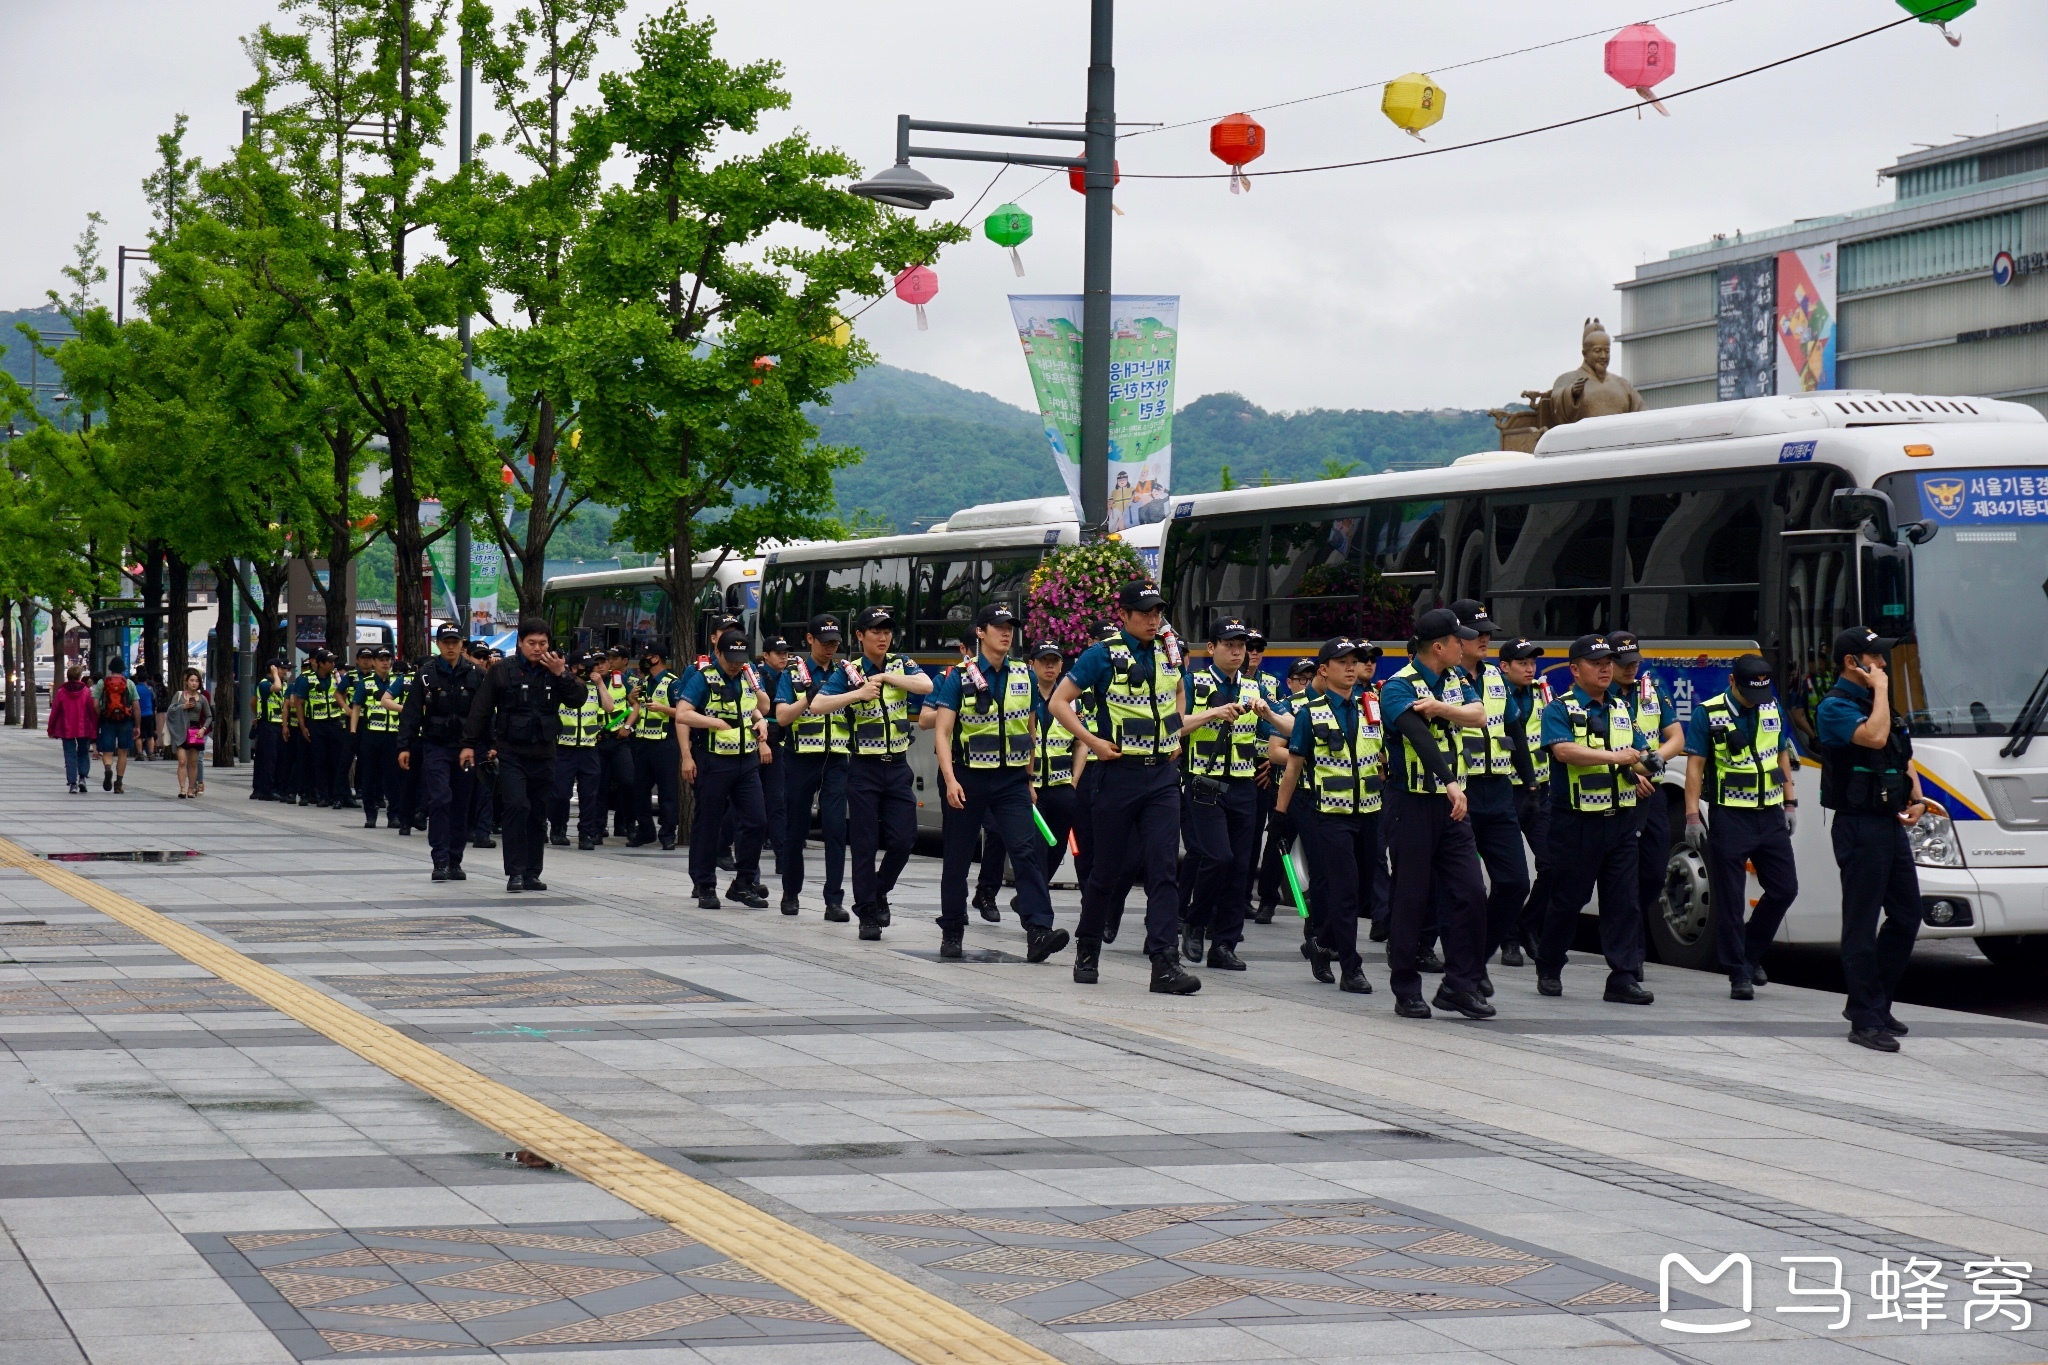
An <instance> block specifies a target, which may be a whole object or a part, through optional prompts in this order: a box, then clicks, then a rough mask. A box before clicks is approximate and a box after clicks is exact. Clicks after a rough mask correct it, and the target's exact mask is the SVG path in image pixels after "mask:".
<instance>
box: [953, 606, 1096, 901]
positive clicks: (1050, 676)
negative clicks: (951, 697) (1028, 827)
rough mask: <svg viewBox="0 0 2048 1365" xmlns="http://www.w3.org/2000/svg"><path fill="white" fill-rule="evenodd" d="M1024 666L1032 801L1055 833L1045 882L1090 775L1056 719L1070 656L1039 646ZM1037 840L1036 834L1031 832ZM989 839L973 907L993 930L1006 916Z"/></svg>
mask: <svg viewBox="0 0 2048 1365" xmlns="http://www.w3.org/2000/svg"><path fill="white" fill-rule="evenodd" d="M1026 662H1027V663H1029V664H1030V665H1031V672H1032V675H1033V677H1034V678H1035V679H1036V685H1035V686H1034V688H1033V689H1032V696H1031V715H1032V722H1031V724H1032V730H1031V745H1032V748H1031V795H1032V798H1033V803H1034V804H1035V805H1036V806H1037V807H1038V818H1039V819H1041V820H1043V821H1045V827H1046V828H1047V829H1049V830H1051V831H1052V843H1050V844H1048V845H1047V846H1046V850H1045V881H1046V885H1047V886H1051V885H1052V879H1053V878H1054V877H1056V876H1058V875H1059V870H1060V861H1061V860H1062V859H1063V858H1065V857H1066V856H1067V840H1068V839H1069V838H1071V837H1073V833H1074V818H1075V805H1076V800H1075V789H1076V785H1077V782H1078V780H1079V779H1080V778H1081V777H1082V776H1084V775H1085V774H1086V772H1087V765H1088V751H1087V750H1086V749H1083V748H1081V747H1080V746H1079V745H1077V744H1075V743H1074V737H1073V736H1072V735H1070V734H1068V733H1067V727H1066V726H1064V725H1062V724H1060V723H1059V722H1058V721H1056V720H1054V719H1053V718H1052V707H1051V706H1050V705H1049V704H1048V703H1050V702H1051V701H1052V694H1053V693H1054V692H1055V691H1057V690H1058V688H1059V685H1060V679H1061V678H1063V677H1065V676H1066V673H1067V656H1066V655H1065V654H1063V653H1062V652H1061V651H1060V647H1059V642H1058V641H1056V640H1040V641H1039V642H1038V643H1037V644H1035V645H1033V646H1032V647H1031V651H1030V653H1029V655H1028V656H1027V657H1026ZM1033 832H1034V834H1035V833H1036V831H1035V830H1034V831H1033ZM995 844H996V841H995V840H993V839H991V840H989V841H988V842H987V843H985V844H983V846H982V857H981V875H980V876H979V877H977V878H976V879H975V886H974V899H973V900H972V901H970V902H969V904H970V905H972V906H974V908H975V909H977V910H979V911H980V912H981V917H982V918H983V919H985V920H987V921H989V922H990V923H991V924H995V923H1000V922H1001V920H1002V918H1003V914H1002V911H1000V910H998V909H997V908H996V896H997V895H998V894H999V893H1000V892H1001V891H1002V889H1003V852H1002V849H1001V848H1000V847H999V846H996V847H994V848H993V851H991V846H993V845H995Z"/></svg>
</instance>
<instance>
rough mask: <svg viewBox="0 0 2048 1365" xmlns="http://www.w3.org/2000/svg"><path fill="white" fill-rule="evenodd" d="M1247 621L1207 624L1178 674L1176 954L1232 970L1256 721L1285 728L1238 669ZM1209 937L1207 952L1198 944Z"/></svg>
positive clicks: (1255, 793)
mask: <svg viewBox="0 0 2048 1365" xmlns="http://www.w3.org/2000/svg"><path fill="white" fill-rule="evenodd" d="M1251 633H1252V632H1251V627H1249V626H1247V625H1246V624H1245V623H1244V622H1243V621H1241V620H1239V619H1238V618H1236V617H1234V616H1231V617H1224V618H1221V619H1218V620H1215V621H1212V622H1210V624H1209V632H1208V634H1209V662H1208V665H1207V666H1206V667H1203V668H1199V669H1191V670H1190V671H1189V672H1188V674H1187V682H1186V687H1187V698H1186V700H1187V712H1186V715H1187V718H1186V720H1184V721H1183V722H1182V725H1181V735H1182V739H1183V742H1184V744H1185V745H1186V754H1185V757H1184V759H1183V760H1182V764H1181V769H1182V778H1181V839H1182V842H1183V843H1184V844H1185V845H1186V847H1187V856H1186V858H1185V859H1183V860H1182V863H1181V872H1180V882H1181V885H1180V900H1181V908H1182V912H1183V916H1184V918H1183V920H1182V923H1181V948H1180V951H1181V956H1182V957H1184V958H1186V959H1187V960H1188V961H1189V962H1203V961H1206V962H1207V963H1208V965H1209V966H1211V967H1214V968H1216V969H1218V970H1219V971H1228V972H1241V971H1243V970H1244V969H1245V968H1244V960H1243V959H1242V958H1240V957H1238V955H1237V945H1238V944H1239V943H1242V942H1243V941H1244V921H1245V912H1246V910H1247V909H1248V908H1249V907H1248V905H1247V902H1248V901H1249V899H1250V892H1251V878H1252V860H1253V859H1254V858H1256V857H1257V856H1258V851H1259V845H1258V832H1259V788H1258V780H1257V779H1258V771H1259V749H1260V745H1259V734H1258V732H1259V726H1260V724H1261V723H1266V724H1270V725H1272V726H1274V727H1275V728H1276V729H1279V730H1280V731H1281V733H1291V732H1292V730H1293V728H1294V723H1293V721H1291V720H1289V719H1288V718H1287V717H1285V716H1282V715H1279V714H1278V713H1276V712H1275V711H1274V710H1273V708H1272V706H1271V705H1270V704H1268V702H1267V700H1266V695H1265V692H1264V690H1263V689H1262V688H1261V686H1260V684H1259V680H1258V677H1257V675H1255V674H1252V673H1249V672H1247V671H1246V670H1245V659H1246V656H1247V654H1248V653H1249V650H1248V648H1247V641H1248V640H1249V639H1250V638H1251ZM1205 938H1206V939H1207V940H1208V943H1209V948H1208V953H1207V955H1206V958H1205V956H1204V954H1203V951H1202V941H1203V940H1204V939H1205Z"/></svg>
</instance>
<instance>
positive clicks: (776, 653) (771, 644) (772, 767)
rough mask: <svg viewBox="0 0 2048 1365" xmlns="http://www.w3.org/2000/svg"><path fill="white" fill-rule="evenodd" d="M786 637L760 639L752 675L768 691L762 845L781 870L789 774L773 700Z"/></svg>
mask: <svg viewBox="0 0 2048 1365" xmlns="http://www.w3.org/2000/svg"><path fill="white" fill-rule="evenodd" d="M789 655H790V649H789V641H788V639H787V638H785V637H784V636H781V635H771V636H769V637H768V638H767V639H766V640H764V641H762V643H761V657H760V659H759V660H758V661H757V662H756V663H755V664H754V675H755V676H756V677H758V678H759V679H760V680H761V687H762V690H763V691H765V692H767V694H768V700H769V706H768V711H767V720H768V747H767V748H766V749H764V750H762V752H761V809H762V810H763V811H764V812H765V813H766V815H767V819H768V824H767V827H766V829H765V830H764V831H763V839H762V848H763V850H764V851H765V852H766V853H767V854H768V856H769V857H770V858H771V859H773V860H774V863H775V871H776V874H777V875H778V876H779V875H781V872H782V836H783V831H784V830H785V829H787V828H788V824H787V820H786V817H785V816H784V813H783V801H784V798H785V796H786V795H787V793H786V792H785V790H784V787H785V784H786V783H787V781H788V778H789V763H788V758H789V731H788V730H787V729H786V728H785V727H784V726H783V724H782V722H781V721H780V720H779V719H777V717H776V714H775V706H774V701H775V697H776V694H777V693H779V692H781V690H782V675H783V674H784V673H785V672H787V671H788V669H789ZM731 830H732V816H731V815H730V814H728V815H727V816H726V820H725V830H724V831H723V833H726V834H729V833H730V832H731ZM730 846H731V841H730V840H723V841H722V842H721V847H730ZM754 893H755V894H756V895H758V896H759V897H760V898H761V899H763V900H766V899H767V898H768V888H767V887H766V886H764V885H762V884H761V883H760V882H758V881H757V882H755V883H754Z"/></svg>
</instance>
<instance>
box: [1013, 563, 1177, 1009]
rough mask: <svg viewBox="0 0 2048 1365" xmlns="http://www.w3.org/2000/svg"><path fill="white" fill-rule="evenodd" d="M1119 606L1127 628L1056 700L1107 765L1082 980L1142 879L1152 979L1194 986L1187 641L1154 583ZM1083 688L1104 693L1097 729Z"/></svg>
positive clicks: (1085, 907)
mask: <svg viewBox="0 0 2048 1365" xmlns="http://www.w3.org/2000/svg"><path fill="white" fill-rule="evenodd" d="M1117 612H1118V615H1120V616H1121V617H1122V618H1123V629H1122V630H1120V631H1118V632H1117V634H1116V637H1115V638H1114V639H1111V640H1108V641H1106V642H1104V643H1102V644H1099V645H1091V646H1090V647H1089V648H1088V649H1087V651H1086V652H1084V653H1083V654H1082V655H1081V657H1080V658H1079V659H1077V660H1075V662H1074V667H1073V668H1072V670H1070V671H1069V672H1068V674H1067V676H1066V677H1064V678H1062V679H1061V680H1060V685H1059V687H1058V688H1057V689H1056V690H1055V691H1054V692H1053V694H1052V701H1051V703H1050V706H1051V709H1052V714H1053V718H1054V719H1056V720H1058V721H1059V723H1060V724H1061V725H1064V726H1065V727H1066V728H1067V733H1068V734H1070V735H1072V736H1073V737H1074V740H1075V742H1076V743H1079V744H1083V745H1086V746H1087V748H1088V752H1089V754H1090V755H1091V756H1092V757H1093V758H1094V759H1095V760H1097V761H1095V762H1091V763H1090V764H1089V765H1088V768H1089V771H1090V772H1092V773H1095V774H1097V775H1098V776H1097V778H1096V785H1095V793H1094V801H1093V812H1092V813H1093V816H1094V823H1093V825H1092V827H1090V828H1089V829H1088V830H1086V831H1085V832H1084V834H1083V838H1084V839H1086V840H1088V841H1089V844H1090V845H1092V847H1093V853H1092V854H1091V857H1090V862H1089V867H1088V880H1087V884H1086V885H1085V886H1084V887H1083V888H1082V890H1081V925H1080V928H1079V930H1078V931H1077V932H1076V933H1075V935H1074V938H1075V944H1074V980H1075V981H1077V982H1079V983H1081V984H1082V985H1091V984H1093V983H1094V982H1095V981H1096V979H1097V977H1098V974H1099V970H1100V967H1101V956H1102V943H1103V939H1104V936H1105V930H1109V931H1110V932H1112V933H1113V932H1114V930H1113V928H1112V926H1113V925H1114V924H1115V923H1116V922H1117V921H1118V920H1120V919H1121V917H1122V915H1123V904H1124V898H1125V897H1126V896H1128V895H1129V894H1130V889H1131V884H1132V883H1133V882H1134V881H1136V880H1139V879H1142V880H1143V881H1144V883H1145V956H1146V957H1148V958H1150V959H1151V962H1152V989H1153V990H1154V991H1157V992H1159V993H1161V994H1165V995H1190V994H1192V993H1194V992H1195V991H1198V990H1200V989H1201V988H1202V982H1201V979H1200V978H1199V977H1197V976H1194V975H1193V974H1191V973H1189V972H1187V971H1184V970H1182V968H1181V965H1180V961H1179V958H1180V942H1179V939H1180V935H1179V932H1178V931H1179V928H1180V891H1179V888H1178V886H1177V885H1176V884H1175V881H1174V863H1175V860H1176V858H1177V856H1178V854H1179V851H1180V770H1179V767H1178V765H1177V764H1176V762H1175V759H1176V758H1177V756H1178V755H1179V752H1180V741H1181V734H1182V724H1181V685H1180V678H1181V668H1182V660H1181V655H1180V644H1179V642H1178V641H1177V640H1175V639H1174V638H1173V637H1172V635H1171V633H1170V632H1165V631H1163V629H1162V628H1163V627H1164V625H1165V621H1166V599H1165V598H1163V597H1161V596H1160V595H1159V590H1158V589H1157V588H1156V587H1154V586H1153V585H1152V584H1150V583H1146V582H1142V581H1138V580H1133V581H1132V582H1129V583H1126V584H1124V585H1123V587H1122V588H1120V589H1119V590H1118V592H1117ZM1084 693H1087V694H1091V695H1093V696H1095V697H1096V698H1098V701H1097V703H1096V706H1095V718H1094V719H1095V726H1094V728H1093V729H1090V728H1089V726H1088V725H1087V724H1086V723H1085V722H1083V720H1082V719H1081V717H1080V715H1079V713H1078V712H1077V711H1076V710H1075V709H1074V705H1075V702H1077V701H1078V700H1079V699H1080V698H1081V696H1082V695H1083V694H1084Z"/></svg>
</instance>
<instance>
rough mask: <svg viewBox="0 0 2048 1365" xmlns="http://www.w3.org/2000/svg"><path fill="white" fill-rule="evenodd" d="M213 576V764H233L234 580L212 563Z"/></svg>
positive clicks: (236, 706) (210, 659) (237, 711)
mask: <svg viewBox="0 0 2048 1365" xmlns="http://www.w3.org/2000/svg"><path fill="white" fill-rule="evenodd" d="M213 576H214V579H215V581H217V582H218V583H219V584H220V592H219V594H218V596H219V598H220V609H219V612H218V613H217V614H216V615H215V617H214V624H213V648H212V649H210V650H208V651H207V655H208V658H207V662H208V663H209V664H211V665H212V666H213V766H214V767H216V768H232V767H234V766H235V738H236V736H235V723H234V722H235V717H236V716H238V715H240V714H241V704H240V703H239V702H238V701H237V700H236V695H235V694H236V691H237V688H236V686H235V582H234V577H233V575H231V574H230V573H229V572H228V570H226V569H224V568H222V567H220V566H218V565H216V566H215V567H214V571H213Z"/></svg>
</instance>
